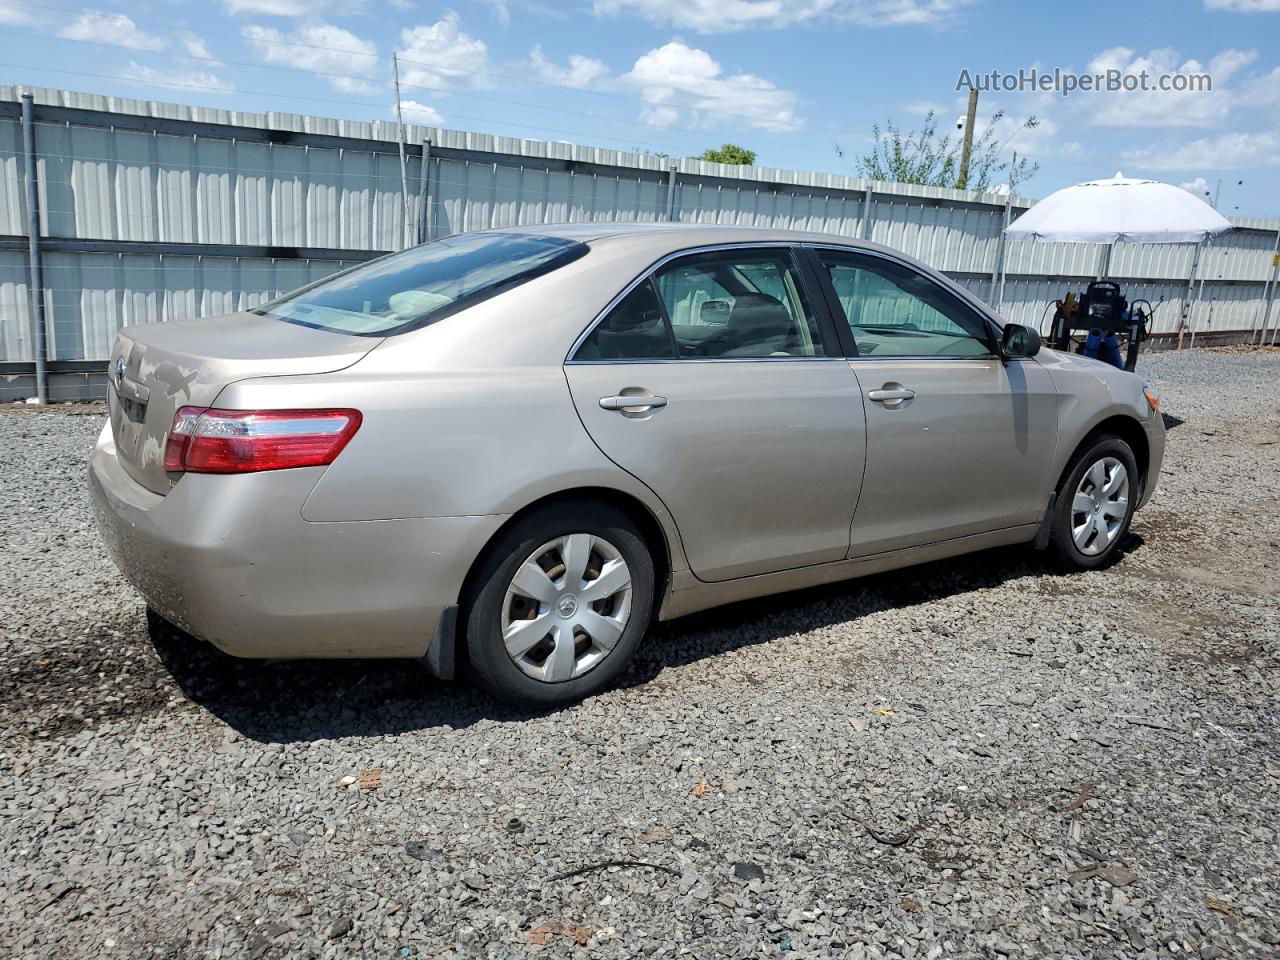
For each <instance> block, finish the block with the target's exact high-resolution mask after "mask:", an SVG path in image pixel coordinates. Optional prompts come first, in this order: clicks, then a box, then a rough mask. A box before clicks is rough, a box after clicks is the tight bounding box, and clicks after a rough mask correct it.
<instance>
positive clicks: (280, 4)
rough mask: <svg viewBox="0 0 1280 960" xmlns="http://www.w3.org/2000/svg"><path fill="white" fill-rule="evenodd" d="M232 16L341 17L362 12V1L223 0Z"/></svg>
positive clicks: (363, 5) (224, 5)
mask: <svg viewBox="0 0 1280 960" xmlns="http://www.w3.org/2000/svg"><path fill="white" fill-rule="evenodd" d="M222 5H223V7H224V8H225V9H226V11H227V13H229V14H231V15H232V16H240V15H250V16H254V15H259V16H264V17H318V16H321V15H323V14H326V13H330V14H334V15H336V16H342V15H347V14H353V13H362V12H363V11H364V7H365V4H364V0H223V2H222Z"/></svg>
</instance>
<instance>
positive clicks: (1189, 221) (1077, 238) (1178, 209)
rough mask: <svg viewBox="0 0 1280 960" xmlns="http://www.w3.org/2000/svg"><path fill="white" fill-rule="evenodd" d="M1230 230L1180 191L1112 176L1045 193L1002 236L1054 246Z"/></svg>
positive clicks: (1194, 239)
mask: <svg viewBox="0 0 1280 960" xmlns="http://www.w3.org/2000/svg"><path fill="white" fill-rule="evenodd" d="M1230 229H1231V224H1230V223H1229V222H1228V221H1227V218H1226V217H1224V216H1223V215H1222V214H1220V213H1219V212H1218V211H1217V210H1215V209H1213V207H1211V206H1209V205H1208V204H1207V203H1205V202H1204V201H1203V200H1201V199H1200V198H1199V197H1197V196H1194V195H1193V194H1191V193H1190V192H1189V191H1187V190H1183V189H1182V188H1181V187H1175V186H1173V185H1172V184H1168V183H1161V182H1160V181H1159V180H1137V179H1133V178H1130V177H1126V176H1125V175H1124V174H1122V173H1117V174H1116V175H1115V176H1114V177H1112V178H1111V179H1109V180H1089V181H1086V182H1085V183H1077V184H1076V185H1075V186H1074V187H1065V188H1063V189H1062V190H1057V191H1055V192H1053V193H1051V194H1049V196H1047V197H1045V198H1044V199H1043V200H1041V201H1040V202H1039V203H1037V204H1036V205H1035V206H1033V207H1032V208H1031V209H1030V210H1028V211H1027V212H1026V213H1024V214H1023V215H1022V216H1020V217H1019V218H1018V219H1017V220H1015V221H1013V223H1011V224H1009V227H1008V229H1006V230H1005V233H1006V234H1007V235H1008V236H1009V238H1010V239H1013V240H1049V241H1055V242H1058V243H1200V242H1201V241H1204V240H1208V239H1209V238H1210V237H1217V236H1220V235H1221V234H1224V233H1226V232H1227V231H1228V230H1230Z"/></svg>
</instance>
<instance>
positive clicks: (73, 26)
mask: <svg viewBox="0 0 1280 960" xmlns="http://www.w3.org/2000/svg"><path fill="white" fill-rule="evenodd" d="M58 36H60V37H66V38H67V39H68V40H89V41H93V42H97V43H105V44H109V45H111V46H113V47H128V48H129V49H130V50H163V49H164V48H165V46H166V42H165V40H164V38H163V37H157V36H155V35H154V34H150V33H146V32H145V31H143V30H139V29H138V25H137V24H136V23H134V22H133V21H132V20H130V19H129V18H128V17H126V16H125V15H124V14H123V13H102V12H101V11H97V10H86V11H85V12H84V13H82V14H80V16H78V17H76V18H75V19H74V20H72V21H71V22H70V23H69V24H67V25H66V26H65V27H63V28H62V29H61V30H59V31H58Z"/></svg>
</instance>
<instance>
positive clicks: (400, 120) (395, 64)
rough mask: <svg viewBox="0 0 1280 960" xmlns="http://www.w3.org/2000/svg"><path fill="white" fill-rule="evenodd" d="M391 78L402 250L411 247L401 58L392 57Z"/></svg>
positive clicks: (393, 55) (394, 55)
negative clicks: (396, 130) (396, 127)
mask: <svg viewBox="0 0 1280 960" xmlns="http://www.w3.org/2000/svg"><path fill="white" fill-rule="evenodd" d="M391 76H392V80H393V81H394V83H395V88H396V123H397V124H399V125H400V199H401V202H402V206H403V208H404V229H403V230H401V231H400V249H401V250H403V249H404V248H405V247H407V246H409V170H408V167H407V166H406V164H405V159H404V114H403V113H401V112H400V58H399V57H398V56H397V55H396V54H394V53H393V54H392V55H391Z"/></svg>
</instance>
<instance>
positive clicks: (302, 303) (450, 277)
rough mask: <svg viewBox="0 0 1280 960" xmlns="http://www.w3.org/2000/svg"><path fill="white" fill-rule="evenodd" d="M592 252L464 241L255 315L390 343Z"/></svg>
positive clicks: (549, 244)
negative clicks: (395, 336)
mask: <svg viewBox="0 0 1280 960" xmlns="http://www.w3.org/2000/svg"><path fill="white" fill-rule="evenodd" d="M586 252H587V248H586V246H585V245H584V244H581V243H578V242H576V241H572V240H563V239H560V238H558V237H539V236H531V235H529V234H522V233H473V234H462V235H459V236H456V237H448V238H446V239H444V240H436V241H433V242H432V243H426V244H423V245H422V246H420V247H414V248H413V249H412V250H406V251H404V252H403V253H397V254H393V255H392V256H389V257H383V258H381V259H379V260H375V261H373V262H372V263H367V264H362V265H361V266H358V267H356V268H354V269H352V270H347V271H346V272H344V273H340V274H338V275H336V276H333V277H328V278H326V279H324V280H321V281H320V282H319V283H314V284H311V285H310V286H307V287H303V288H302V289H301V290H298V291H296V292H294V293H291V294H288V295H286V296H284V297H281V298H280V299H279V300H275V301H272V302H271V303H268V304H264V305H263V306H261V307H258V308H257V309H256V310H254V312H255V313H259V314H262V315H264V316H269V317H278V318H279V319H281V320H286V321H288V322H289V323H299V324H302V325H303V326H307V327H316V328H317V329H320V330H332V331H335V332H337V333H349V334H355V335H357V336H365V337H385V336H389V335H390V334H393V333H403V332H404V331H406V330H412V329H416V328H418V327H421V326H425V325H426V324H428V323H434V322H435V321H437V320H440V319H442V318H443V317H446V316H448V315H449V314H451V313H456V312H457V311H459V310H461V309H462V308H464V307H468V306H470V305H472V304H473V303H478V302H479V301H481V300H484V299H486V298H488V297H491V296H494V295H495V294H497V293H501V292H502V291H503V290H509V289H511V288H512V287H514V286H516V285H517V284H520V283H523V282H525V281H526V280H530V279H532V278H534V277H537V276H541V275H542V274H544V273H547V272H549V271H551V270H555V269H556V268H557V267H561V266H564V265H565V264H566V263H571V262H572V261H574V260H577V259H578V258H579V257H580V256H582V255H583V254H584V253H586Z"/></svg>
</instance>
